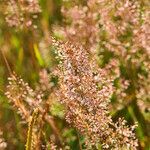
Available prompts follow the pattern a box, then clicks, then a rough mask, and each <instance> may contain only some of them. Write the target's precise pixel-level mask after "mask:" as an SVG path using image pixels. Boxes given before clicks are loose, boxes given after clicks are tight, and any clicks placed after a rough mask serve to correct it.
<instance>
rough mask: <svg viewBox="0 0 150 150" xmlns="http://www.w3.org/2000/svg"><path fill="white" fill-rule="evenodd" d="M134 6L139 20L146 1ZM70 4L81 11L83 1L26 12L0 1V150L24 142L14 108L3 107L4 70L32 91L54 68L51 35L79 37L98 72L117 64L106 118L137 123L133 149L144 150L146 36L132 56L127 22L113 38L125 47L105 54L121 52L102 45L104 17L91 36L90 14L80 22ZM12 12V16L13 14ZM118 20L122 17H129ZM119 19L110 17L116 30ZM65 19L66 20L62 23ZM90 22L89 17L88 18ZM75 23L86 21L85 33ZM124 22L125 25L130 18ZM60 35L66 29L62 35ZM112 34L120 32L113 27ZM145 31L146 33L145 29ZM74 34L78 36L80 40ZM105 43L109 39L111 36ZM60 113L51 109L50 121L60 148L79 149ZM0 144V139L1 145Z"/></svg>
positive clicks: (148, 145) (148, 117)
mask: <svg viewBox="0 0 150 150" xmlns="http://www.w3.org/2000/svg"><path fill="white" fill-rule="evenodd" d="M33 1H34V0H33ZM137 2H139V1H137ZM15 3H16V4H15ZM74 3H76V4H74ZM93 3H94V1H93ZM140 4H141V5H140V6H139V7H140V8H139V10H141V12H140V13H141V16H142V15H144V13H145V12H144V11H145V10H148V9H150V5H149V2H148V1H145V2H144V1H142V0H141V1H140ZM74 5H78V6H79V5H80V6H83V7H84V5H85V6H86V5H87V4H86V1H84V0H79V1H76V2H74V1H62V0H40V1H39V4H38V5H37V4H36V2H35V3H34V4H33V5H31V6H30V8H29V9H28V10H23V9H22V8H21V1H13V0H8V1H5V0H0V145H1V143H2V144H5V143H6V144H7V147H6V149H8V150H22V149H24V146H25V143H26V133H27V124H25V123H23V121H22V119H21V117H20V116H19V115H18V113H17V111H16V109H15V108H13V106H12V104H11V103H9V100H8V99H7V98H6V96H5V94H4V93H5V92H7V91H6V86H7V84H8V80H7V79H8V77H9V76H10V69H11V72H13V71H14V72H15V73H16V74H17V75H19V76H21V78H23V79H24V80H25V81H26V82H28V83H29V85H30V86H31V87H32V88H33V89H35V88H36V86H37V85H38V83H39V80H40V73H41V72H42V73H43V72H44V71H46V72H48V73H49V72H50V71H51V67H52V66H53V65H54V64H55V60H54V55H53V51H52V50H51V44H50V43H51V40H50V36H51V35H52V36H55V37H57V38H60V39H65V38H66V37H67V36H66V35H67V33H68V37H69V36H71V38H68V39H71V40H72V37H73V36H76V37H77V39H75V40H79V41H80V40H81V41H82V39H83V38H84V34H85V40H84V42H83V45H84V44H85V43H87V44H85V45H86V46H85V47H86V48H87V49H94V48H95V49H96V51H97V52H96V53H97V60H98V63H99V65H100V67H104V66H105V64H107V63H108V62H110V61H111V60H115V62H116V61H117V62H116V63H119V64H117V66H118V68H119V69H118V70H116V71H119V75H118V76H117V77H116V79H115V80H114V85H115V86H116V93H114V94H113V96H112V99H111V103H112V104H111V108H110V110H111V113H112V116H113V118H114V120H116V119H117V118H119V117H124V118H125V119H126V120H127V122H128V124H133V123H135V122H137V123H138V127H137V129H136V136H137V138H138V140H139V145H140V148H139V149H145V150H149V149H150V92H149V90H150V88H149V85H150V84H149V83H150V81H149V79H150V78H149V68H150V66H149V64H150V61H149V54H150V53H149V50H150V49H148V48H147V47H148V46H150V43H149V42H148V39H149V38H150V35H149V34H148V33H147V34H145V33H144V34H143V35H141V36H142V38H144V40H145V42H147V43H146V46H147V47H146V48H145V50H143V49H144V48H143V49H141V50H139V51H136V48H137V47H136V46H135V47H132V48H133V49H134V50H135V51H134V52H131V51H130V44H131V45H134V42H133V41H132V42H131V40H132V38H133V37H132V35H133V33H132V30H133V29H134V25H133V27H132V23H130V25H131V28H130V27H129V28H127V30H126V29H125V30H126V32H125V33H123V34H122V35H120V37H118V38H120V43H123V44H124V45H126V48H125V49H123V52H122V53H120V52H117V54H116V53H115V52H114V51H115V50H112V51H109V48H110V49H111V48H112V49H118V51H121V50H122V48H121V46H120V47H119V48H120V49H119V48H117V47H115V48H114V47H111V46H110V45H107V44H106V42H108V39H107V38H108V37H107V36H105V35H106V34H107V33H106V31H105V30H103V29H102V28H103V26H104V25H105V23H106V22H107V19H108V20H109V19H110V18H109V17H108V18H107V17H106V20H105V19H103V20H105V21H106V22H103V24H102V22H100V23H99V31H97V30H95V29H93V28H94V27H93V26H97V24H96V23H95V22H94V21H93V22H90V17H91V16H90V14H89V18H87V19H85V18H84V14H83V12H82V9H80V7H75V6H74ZM91 5H92V1H91V4H90V5H88V7H89V8H90V6H91ZM109 5H111V4H109ZM109 5H108V6H105V7H108V9H109ZM112 5H113V4H112ZM126 5H127V4H126ZM38 6H39V8H38ZM17 7H19V9H20V11H21V12H20V13H22V14H21V15H20V13H18V12H17V11H16V10H17V9H18V8H17ZM120 7H121V6H120ZM127 7H128V6H127ZM125 8H126V7H125ZM125 8H124V9H125ZM68 9H69V10H70V13H69V11H68V14H67V13H65V11H67V10H68ZM86 9H87V8H86V7H85V12H86ZM71 10H72V11H71ZM83 10H84V9H83ZM133 10H134V7H133ZM90 11H91V12H90V13H92V12H93V11H95V8H92V10H90ZM108 11H109V10H108ZM121 11H123V9H122V10H121V9H120V12H121ZM12 12H14V14H13V13H12ZM15 12H16V13H15ZM85 12H84V13H85ZM87 12H88V11H87ZM105 12H107V9H106V10H104V12H103V13H105ZM111 13H113V12H111ZM142 13H143V14H142ZM64 14H65V15H64ZM93 14H94V13H93ZM124 15H125V16H128V15H130V14H124ZM68 16H69V17H71V19H72V18H73V17H74V20H73V23H72V20H71V19H70V18H69V17H68ZM81 16H82V17H81ZM112 16H113V15H112ZM120 16H121V14H120ZM120 16H119V14H118V16H113V18H112V19H113V21H115V22H117V23H118V26H124V24H119V21H120V20H121V19H122V18H121V17H120ZM19 17H20V18H19ZM67 17H68V19H66V18H67ZM92 17H94V15H93V16H92ZM99 17H101V16H99ZM129 17H130V16H129ZM135 17H136V16H135ZM18 18H19V20H18ZM79 19H81V20H82V19H83V20H82V21H83V22H84V21H85V22H86V21H87V22H86V23H87V24H88V25H89V26H87V28H86V26H85V27H84V29H82V28H79V26H80V25H81V26H82V25H83V23H82V21H81V22H79V21H78V20H79ZM88 19H89V22H88ZM126 19H127V20H128V19H129V20H130V19H134V18H126ZM135 21H136V20H135ZM147 21H148V19H147ZM143 22H144V21H143ZM76 23H77V24H76ZM80 23H81V24H80ZM106 24H107V25H108V26H109V25H110V26H111V22H109V21H108V23H106ZM133 24H134V23H133ZM141 24H142V20H141ZM149 25H150V24H148V25H147V26H149ZM69 26H71V27H70V30H69V29H68V28H69ZM61 28H63V30H61ZM78 28H79V29H80V30H81V31H80V30H79V31H74V32H75V33H74V34H70V35H69V33H70V32H73V31H72V30H76V29H77V30H78ZM135 28H136V29H137V30H138V25H137V26H135ZM143 28H144V27H143ZM149 28H150V26H149ZM85 29H86V31H87V30H89V35H88V38H89V39H90V38H91V40H87V41H86V33H85V31H84V30H85ZM147 29H148V27H147ZM65 30H68V32H67V31H65ZM112 30H115V29H114V28H113V25H112V28H111V31H112ZM118 30H121V29H120V28H119V29H118ZM122 30H124V29H122ZM143 30H144V29H143ZM62 31H63V32H62ZM96 32H99V39H100V41H98V42H97V39H96V38H97V36H96V35H95V33H96ZM108 32H109V30H108ZM114 32H115V31H114ZM116 32H117V31H116ZM122 32H124V31H122ZM143 32H144V31H143ZM143 32H142V33H143ZM146 32H149V31H147V30H146ZM64 33H66V34H64ZM139 34H140V33H139ZM79 35H81V37H80V36H79ZM82 36H83V37H82ZM92 36H93V39H92ZM143 36H145V37H143ZM148 36H149V37H148ZM112 37H113V35H112ZM109 38H111V36H110V37H109ZM135 39H136V38H135ZM75 40H74V41H75ZM94 40H95V41H94ZM141 40H142V39H141ZM105 41H106V42H105ZM94 42H97V43H98V46H95V45H94V44H93V43H94ZM112 42H113V41H112ZM139 42H141V41H139ZM114 43H115V42H114ZM120 43H119V44H120ZM137 43H138V42H137ZM88 44H89V45H88ZM115 44H116V43H115ZM117 44H118V43H117ZM119 44H118V45H119ZM91 45H92V46H91ZM135 45H136V44H135ZM89 47H90V48H89ZM124 47H125V46H124ZM141 47H142V46H141ZM143 47H144V46H143ZM146 49H148V51H146ZM142 50H143V51H142ZM91 51H92V50H91ZM124 51H128V53H124ZM145 51H146V52H145ZM118 61H119V62H118ZM116 63H115V65H116ZM139 85H140V86H139ZM126 95H127V96H126ZM132 98H133V99H132ZM122 101H123V102H122ZM62 109H63V108H62V106H60V105H59V104H55V105H54V108H53V109H52V111H51V113H52V114H53V115H54V116H56V117H55V120H56V122H57V124H58V126H59V127H60V130H61V134H62V137H63V139H65V141H66V143H68V144H69V145H70V147H71V148H72V149H79V147H78V145H77V140H76V138H77V133H76V131H75V130H74V129H73V128H71V127H70V126H68V125H66V123H65V121H64V116H63V111H62ZM45 128H46V131H47V133H49V134H50V133H51V129H50V127H48V126H45ZM1 139H2V140H3V141H2V142H1Z"/></svg>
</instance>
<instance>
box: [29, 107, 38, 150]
mask: <svg viewBox="0 0 150 150" xmlns="http://www.w3.org/2000/svg"><path fill="white" fill-rule="evenodd" d="M38 111H39V110H38V108H36V109H35V110H34V111H33V114H32V116H31V120H30V121H29V126H28V135H27V142H26V150H32V149H33V145H34V144H33V142H34V141H33V128H34V125H35V123H36V120H37V118H38Z"/></svg>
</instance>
